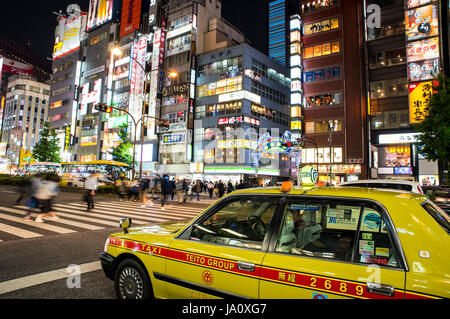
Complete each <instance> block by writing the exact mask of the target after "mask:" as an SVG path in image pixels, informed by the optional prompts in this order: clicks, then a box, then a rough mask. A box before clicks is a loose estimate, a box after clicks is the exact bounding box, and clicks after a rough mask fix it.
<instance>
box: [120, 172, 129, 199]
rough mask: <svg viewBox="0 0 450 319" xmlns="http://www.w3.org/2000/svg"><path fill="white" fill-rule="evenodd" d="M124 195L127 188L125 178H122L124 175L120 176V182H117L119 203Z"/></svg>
mask: <svg viewBox="0 0 450 319" xmlns="http://www.w3.org/2000/svg"><path fill="white" fill-rule="evenodd" d="M126 193H127V188H126V185H125V178H124V175H123V174H122V175H121V176H120V180H119V201H123V198H124V197H125V194H126Z"/></svg>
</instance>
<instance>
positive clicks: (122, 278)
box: [114, 259, 153, 299]
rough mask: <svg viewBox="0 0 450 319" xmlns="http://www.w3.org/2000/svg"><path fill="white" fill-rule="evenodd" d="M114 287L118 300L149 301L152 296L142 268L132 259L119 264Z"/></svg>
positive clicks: (148, 281)
mask: <svg viewBox="0 0 450 319" xmlns="http://www.w3.org/2000/svg"><path fill="white" fill-rule="evenodd" d="M114 286H115V289H116V296H117V298H119V299H149V298H151V297H152V295H153V294H152V288H151V284H150V280H149V279H148V276H147V274H146V272H145V270H144V268H143V267H142V266H141V265H140V264H139V263H138V262H136V261H135V260H133V259H126V260H124V261H122V262H121V263H120V264H119V267H117V271H116V275H115V278H114Z"/></svg>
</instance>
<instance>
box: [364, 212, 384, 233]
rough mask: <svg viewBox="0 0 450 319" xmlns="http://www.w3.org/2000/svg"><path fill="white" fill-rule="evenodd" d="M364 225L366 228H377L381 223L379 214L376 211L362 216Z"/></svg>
mask: <svg viewBox="0 0 450 319" xmlns="http://www.w3.org/2000/svg"><path fill="white" fill-rule="evenodd" d="M363 224H364V226H366V227H367V228H368V229H379V228H380V224H381V218H380V215H378V214H377V213H369V214H367V215H366V216H365V217H364V220H363Z"/></svg>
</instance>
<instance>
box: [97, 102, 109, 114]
mask: <svg viewBox="0 0 450 319" xmlns="http://www.w3.org/2000/svg"><path fill="white" fill-rule="evenodd" d="M94 109H95V110H96V111H99V112H105V113H111V112H112V110H113V108H112V107H111V106H108V105H106V104H103V103H99V104H96V105H95V106H94Z"/></svg>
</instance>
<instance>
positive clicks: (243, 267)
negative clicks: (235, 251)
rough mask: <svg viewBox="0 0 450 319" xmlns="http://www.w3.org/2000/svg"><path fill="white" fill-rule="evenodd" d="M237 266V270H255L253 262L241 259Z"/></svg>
mask: <svg viewBox="0 0 450 319" xmlns="http://www.w3.org/2000/svg"><path fill="white" fill-rule="evenodd" d="M237 267H238V269H239V270H243V271H248V272H254V271H255V264H249V263H244V262H242V261H239V262H238V264H237Z"/></svg>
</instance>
